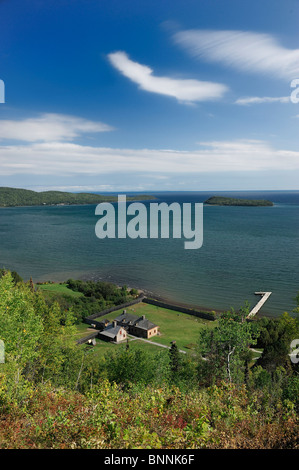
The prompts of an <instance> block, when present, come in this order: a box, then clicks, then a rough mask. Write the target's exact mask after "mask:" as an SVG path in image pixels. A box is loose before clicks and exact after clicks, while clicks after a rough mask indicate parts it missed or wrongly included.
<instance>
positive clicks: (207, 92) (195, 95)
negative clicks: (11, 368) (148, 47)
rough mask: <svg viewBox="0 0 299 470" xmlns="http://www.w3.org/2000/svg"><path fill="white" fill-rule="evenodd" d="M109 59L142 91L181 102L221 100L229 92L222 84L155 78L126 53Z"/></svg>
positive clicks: (117, 54)
mask: <svg viewBox="0 0 299 470" xmlns="http://www.w3.org/2000/svg"><path fill="white" fill-rule="evenodd" d="M108 59H109V61H110V63H111V64H112V65H113V66H114V67H115V68H116V69H117V70H118V71H119V72H121V73H122V74H123V75H124V76H125V77H127V78H129V79H130V80H132V82H134V83H136V84H137V85H139V87H140V88H141V89H142V90H146V91H148V92H151V93H158V94H161V95H166V96H172V97H174V98H176V99H177V100H178V101H181V102H185V103H193V102H196V101H207V100H215V99H219V98H221V97H222V96H223V95H224V93H225V92H226V91H227V90H228V88H227V87H226V86H225V85H223V84H221V83H214V82H207V81H200V80H194V79H176V78H169V77H158V76H155V75H154V74H153V70H152V69H151V68H150V67H148V66H146V65H142V64H139V63H138V62H134V61H132V60H130V59H129V57H128V55H127V54H126V53H125V52H121V51H119V52H114V53H111V54H109V55H108Z"/></svg>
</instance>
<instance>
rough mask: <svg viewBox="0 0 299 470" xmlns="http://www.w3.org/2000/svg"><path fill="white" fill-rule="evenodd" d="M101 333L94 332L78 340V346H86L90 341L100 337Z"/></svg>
mask: <svg viewBox="0 0 299 470" xmlns="http://www.w3.org/2000/svg"><path fill="white" fill-rule="evenodd" d="M98 334H99V332H98V331H93V332H92V333H90V334H89V335H87V336H84V337H83V338H80V339H78V340H77V344H84V343H87V342H88V341H89V340H90V339H94V338H96V337H97V336H98Z"/></svg>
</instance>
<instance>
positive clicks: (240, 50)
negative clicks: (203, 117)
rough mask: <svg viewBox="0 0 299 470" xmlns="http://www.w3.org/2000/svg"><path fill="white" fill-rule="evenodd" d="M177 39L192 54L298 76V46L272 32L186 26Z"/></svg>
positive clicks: (250, 69) (243, 67)
mask: <svg viewBox="0 0 299 470" xmlns="http://www.w3.org/2000/svg"><path fill="white" fill-rule="evenodd" d="M173 39H174V41H175V42H176V43H177V44H179V45H181V46H183V47H184V48H185V49H187V50H188V51H189V52H190V53H191V54H192V55H193V56H195V57H198V58H203V59H205V60H207V61H210V62H220V63H222V64H224V65H226V66H228V67H233V68H235V69H237V70H241V71H245V72H249V73H252V72H257V73H262V74H268V75H271V74H272V75H273V76H275V77H280V78H284V79H287V80H291V79H293V78H296V77H298V76H299V49H287V48H285V47H283V46H281V45H280V44H279V42H278V41H277V40H276V39H275V38H274V37H273V36H271V35H270V34H260V33H254V32H247V31H213V30H187V31H180V32H178V33H176V34H175V35H174V36H173Z"/></svg>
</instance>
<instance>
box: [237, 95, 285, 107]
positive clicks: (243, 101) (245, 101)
mask: <svg viewBox="0 0 299 470" xmlns="http://www.w3.org/2000/svg"><path fill="white" fill-rule="evenodd" d="M290 102H291V99H290V97H289V96H280V97H271V96H263V97H259V96H251V97H248V98H239V99H237V100H236V101H235V104H240V105H244V106H246V105H247V106H248V105H251V104H263V103H290Z"/></svg>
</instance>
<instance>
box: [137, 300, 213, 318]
mask: <svg viewBox="0 0 299 470" xmlns="http://www.w3.org/2000/svg"><path fill="white" fill-rule="evenodd" d="M142 302H144V303H146V304H151V305H156V306H157V307H162V308H167V309H168V310H174V311H175V312H181V313H187V314H188V315H194V316H195V317H199V318H204V319H206V320H212V321H214V320H215V317H214V315H213V314H211V313H207V312H199V311H197V310H193V309H189V308H185V307H179V306H178V305H173V304H168V303H167V302H161V301H160V300H156V299H150V298H148V297H145V298H144V299H143V301H142Z"/></svg>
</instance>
